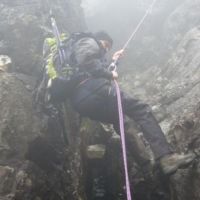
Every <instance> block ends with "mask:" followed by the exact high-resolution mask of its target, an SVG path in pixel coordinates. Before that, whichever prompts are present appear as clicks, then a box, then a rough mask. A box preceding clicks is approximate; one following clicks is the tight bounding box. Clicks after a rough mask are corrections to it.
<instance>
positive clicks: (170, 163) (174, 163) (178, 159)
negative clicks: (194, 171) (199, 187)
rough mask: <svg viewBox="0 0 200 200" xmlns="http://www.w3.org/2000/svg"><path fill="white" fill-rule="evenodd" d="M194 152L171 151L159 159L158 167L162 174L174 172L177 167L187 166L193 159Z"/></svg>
mask: <svg viewBox="0 0 200 200" xmlns="http://www.w3.org/2000/svg"><path fill="white" fill-rule="evenodd" d="M195 157H196V156H195V154H194V153H188V154H185V155H184V154H177V153H173V154H170V155H166V156H164V157H162V158H161V159H160V163H159V165H160V169H161V171H162V173H163V174H165V175H171V174H173V173H175V172H176V170H177V169H178V168H184V167H187V165H189V164H190V163H191V162H192V161H193V160H194V159H195Z"/></svg>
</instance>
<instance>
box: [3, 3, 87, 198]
mask: <svg viewBox="0 0 200 200" xmlns="http://www.w3.org/2000/svg"><path fill="white" fill-rule="evenodd" d="M0 7H1V11H0V13H1V19H0V25H1V27H2V28H1V30H0V36H1V37H0V54H2V55H8V56H9V57H10V58H11V59H9V57H7V56H1V57H0V58H1V70H0V92H1V94H0V104H1V111H0V199H2V200H11V199H12V200H22V199H23V200H31V199H32V200H43V199H49V200H50V199H52V200H56V199H60V200H61V199H71V200H73V199H84V196H85V195H84V194H85V193H84V191H83V189H81V187H82V184H80V182H81V181H82V179H83V178H82V164H81V153H80V149H81V147H80V137H79V136H78V133H79V129H78V127H79V126H78V124H77V123H78V120H77V119H76V115H75V114H74V113H73V112H71V111H70V109H68V108H67V107H66V106H63V115H64V117H65V119H66V123H65V126H66V129H67V132H66V133H65V132H64V129H63V123H62V122H61V121H60V120H59V117H58V116H54V117H49V115H47V114H45V113H43V112H41V111H40V110H38V109H37V106H36V105H35V102H34V101H33V91H34V87H35V83H36V79H37V77H36V76H35V75H37V74H38V72H40V71H41V67H42V65H41V51H42V48H41V47H42V43H43V39H44V37H45V36H47V35H48V34H51V30H50V28H49V27H50V24H49V7H51V8H52V10H53V12H54V13H55V15H56V18H57V19H58V25H59V26H60V27H62V28H61V30H62V31H69V32H73V31H78V30H83V29H84V23H83V17H82V11H81V9H80V2H79V1H78V0H77V1H70V0H69V1H62V0H58V1H56V2H55V1H51V0H50V1H40V0H36V1H22V0H18V1H4V0H1V1H0ZM11 60H12V63H11ZM6 71H8V72H9V73H8V72H6ZM33 75H34V76H33ZM65 109H66V110H65ZM70 112H71V113H70ZM69 113H70V114H69ZM68 114H69V115H70V117H69V118H68ZM67 118H68V119H67ZM67 134H68V135H67ZM67 139H68V140H67ZM67 143H68V145H67Z"/></svg>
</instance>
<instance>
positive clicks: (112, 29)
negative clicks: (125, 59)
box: [82, 0, 184, 68]
mask: <svg viewBox="0 0 200 200" xmlns="http://www.w3.org/2000/svg"><path fill="white" fill-rule="evenodd" d="M152 2H153V0H123V1H121V0H109V1H108V0H83V1H82V7H83V9H84V13H85V18H86V23H87V27H88V30H89V31H92V32H96V31H99V30H105V31H107V32H108V33H109V34H110V35H111V36H112V38H113V40H114V47H113V51H115V50H117V49H120V48H122V47H123V45H124V44H125V42H126V41H127V40H128V38H129V36H130V35H131V33H132V32H133V30H134V29H135V28H136V26H137V24H138V23H139V22H140V20H141V19H142V17H143V16H144V14H145V13H146V11H147V9H148V8H149V6H150V5H151V4H152ZM183 2H184V1H183V0H182V1H181V0H163V1H157V2H156V4H155V6H154V7H153V9H152V11H151V13H150V14H149V15H148V17H147V18H146V20H145V21H144V23H143V24H142V26H141V27H140V29H139V30H138V32H137V34H136V36H135V37H134V40H132V41H131V43H130V44H129V46H128V49H129V50H128V52H127V53H126V54H127V55H129V61H130V62H131V63H133V62H134V63H138V65H140V68H141V66H142V68H143V66H144V65H146V63H149V62H150V64H152V65H153V64H154V63H155V62H157V60H156V58H155V57H152V58H150V59H151V61H149V62H148V61H146V62H145V63H142V60H141V59H143V57H141V56H139V57H138V56H137V55H136V54H137V53H138V52H139V51H141V48H142V49H143V50H142V51H144V50H145V49H146V50H147V52H149V48H152V43H151V42H153V44H154V46H155V45H156V43H157V42H158V40H162V39H163V38H162V35H163V29H164V24H165V21H166V18H167V17H168V16H169V15H170V14H171V13H173V11H174V10H175V9H176V8H177V6H178V5H179V4H181V3H183ZM150 43H151V44H150ZM163 45H164V44H163ZM143 53H144V55H146V54H148V53H146V52H143ZM133 54H134V55H133ZM151 54H152V52H151ZM147 57H148V58H149V57H150V56H149V55H147ZM145 60H146V59H145Z"/></svg>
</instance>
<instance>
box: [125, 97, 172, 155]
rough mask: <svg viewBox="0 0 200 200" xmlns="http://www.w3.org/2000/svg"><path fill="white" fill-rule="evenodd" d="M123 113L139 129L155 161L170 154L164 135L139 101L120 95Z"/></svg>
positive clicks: (149, 111)
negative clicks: (134, 122) (133, 121)
mask: <svg viewBox="0 0 200 200" xmlns="http://www.w3.org/2000/svg"><path fill="white" fill-rule="evenodd" d="M122 104H123V108H124V113H125V114H126V115H128V116H129V117H130V118H132V119H134V120H135V121H136V123H138V124H139V125H140V127H141V130H142V132H143V134H144V137H145V138H146V139H147V141H148V142H149V144H150V146H151V149H152V151H153V153H154V156H155V159H159V158H160V157H162V156H164V155H167V154H171V153H172V150H171V148H170V145H169V144H168V142H167V140H166V138H165V136H164V133H163V132H162V130H161V128H160V126H159V124H158V122H157V121H156V119H155V117H154V116H153V114H152V112H151V109H150V107H149V106H148V105H147V104H144V103H142V102H141V101H139V100H136V99H134V98H131V97H128V96H127V95H125V94H124V93H122Z"/></svg>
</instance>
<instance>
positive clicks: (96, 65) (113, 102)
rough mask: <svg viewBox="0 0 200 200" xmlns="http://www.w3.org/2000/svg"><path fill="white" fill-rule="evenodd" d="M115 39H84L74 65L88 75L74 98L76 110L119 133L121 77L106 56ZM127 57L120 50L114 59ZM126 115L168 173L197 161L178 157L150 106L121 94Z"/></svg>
mask: <svg viewBox="0 0 200 200" xmlns="http://www.w3.org/2000/svg"><path fill="white" fill-rule="evenodd" d="M112 43H113V40H112V39H111V37H110V36H109V35H108V34H107V33H106V32H104V31H102V32H97V33H96V34H95V35H94V37H84V38H81V39H80V40H78V41H77V42H76V43H75V44H74V47H73V52H72V55H73V61H74V65H76V67H78V68H79V69H80V71H81V72H83V73H86V74H87V75H88V77H87V78H85V79H84V80H82V81H80V83H79V84H78V85H77V86H76V87H75V88H74V91H73V94H72V96H71V97H70V101H71V104H72V106H73V108H74V109H75V110H76V111H77V112H78V113H80V115H81V116H83V117H88V118H90V119H92V120H97V121H100V122H104V123H111V124H113V126H114V128H115V130H116V131H117V132H118V133H119V119H118V113H117V98H116V91H115V87H114V84H113V81H112V80H113V79H116V78H118V74H117V72H116V71H109V70H108V66H109V64H108V63H107V62H106V59H105V54H106V53H107V52H108V51H109V50H110V49H111V47H112ZM122 54H123V50H119V51H117V52H116V53H114V55H113V56H112V60H118V58H119V57H121V55H122ZM121 96H122V105H123V110H124V114H125V115H127V116H128V117H130V118H132V119H133V120H135V121H136V122H137V123H138V124H139V125H140V127H141V130H142V132H143V134H144V137H145V138H146V139H147V141H148V142H149V144H150V146H151V149H152V151H153V153H154V157H155V160H156V161H157V163H159V167H160V169H161V171H162V172H163V173H164V174H166V175H167V174H172V173H174V172H175V171H176V170H177V169H178V168H179V167H183V166H185V165H187V164H189V163H191V162H192V161H193V160H194V157H195V156H194V155H193V154H190V153H189V154H185V155H183V154H177V153H175V152H173V151H172V150H171V148H170V145H169V144H168V143H167V140H166V138H165V136H164V134H163V132H162V130H161V128H160V126H159V125H158V122H157V121H156V119H155V117H154V116H153V114H152V113H151V109H150V107H149V106H148V105H147V104H144V103H142V102H140V101H139V100H136V99H134V98H132V97H130V96H128V95H127V94H125V93H124V92H123V91H121Z"/></svg>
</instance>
